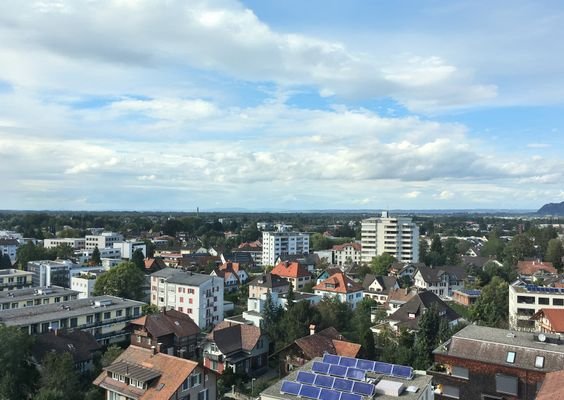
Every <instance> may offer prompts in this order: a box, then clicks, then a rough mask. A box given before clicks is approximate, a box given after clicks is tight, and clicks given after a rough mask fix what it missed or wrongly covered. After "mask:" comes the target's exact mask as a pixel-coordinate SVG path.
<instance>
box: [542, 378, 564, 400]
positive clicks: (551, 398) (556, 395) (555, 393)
mask: <svg viewBox="0 0 564 400" xmlns="http://www.w3.org/2000/svg"><path fill="white" fill-rule="evenodd" d="M562 382H564V371H555V372H549V373H547V374H546V375H545V376H544V381H543V382H542V386H541V388H540V390H539V391H538V392H537V397H535V399H536V400H562V399H564V388H563V387H562Z"/></svg>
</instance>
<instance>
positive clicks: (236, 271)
mask: <svg viewBox="0 0 564 400" xmlns="http://www.w3.org/2000/svg"><path fill="white" fill-rule="evenodd" d="M210 275H212V276H219V277H221V278H223V285H224V286H223V287H224V288H225V291H226V292H231V291H234V290H237V289H238V288H239V286H241V285H242V284H244V283H246V282H247V280H248V279H249V275H248V274H247V271H245V270H244V269H243V268H242V267H241V265H240V264H239V263H236V262H231V261H228V262H225V263H223V264H221V265H220V266H219V267H217V268H216V269H214V270H213V271H212V272H211V274H210Z"/></svg>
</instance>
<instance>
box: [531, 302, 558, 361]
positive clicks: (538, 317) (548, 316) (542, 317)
mask: <svg viewBox="0 0 564 400" xmlns="http://www.w3.org/2000/svg"><path fill="white" fill-rule="evenodd" d="M531 319H532V320H534V321H535V331H536V332H542V333H553V334H563V333H564V308H541V309H540V310H539V311H537V312H536V313H535V315H533V317H532V318H531ZM563 369H564V366H563Z"/></svg>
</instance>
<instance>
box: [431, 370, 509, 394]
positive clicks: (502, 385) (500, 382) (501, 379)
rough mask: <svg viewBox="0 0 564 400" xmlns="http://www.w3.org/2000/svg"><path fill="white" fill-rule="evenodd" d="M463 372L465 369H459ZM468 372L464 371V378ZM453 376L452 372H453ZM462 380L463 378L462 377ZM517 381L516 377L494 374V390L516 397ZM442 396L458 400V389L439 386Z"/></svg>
mask: <svg viewBox="0 0 564 400" xmlns="http://www.w3.org/2000/svg"><path fill="white" fill-rule="evenodd" d="M460 369H462V370H465V369H466V368H460ZM467 374H468V370H466V376H467ZM453 375H454V370H453ZM462 378H463V376H462ZM518 382H519V381H518V379H517V377H516V376H510V375H503V374H496V376H495V390H496V392H498V393H501V394H508V395H510V396H517V395H518ZM440 386H441V387H440V389H441V392H442V395H443V396H445V397H450V398H453V399H459V398H460V388H459V387H458V386H454V385H440Z"/></svg>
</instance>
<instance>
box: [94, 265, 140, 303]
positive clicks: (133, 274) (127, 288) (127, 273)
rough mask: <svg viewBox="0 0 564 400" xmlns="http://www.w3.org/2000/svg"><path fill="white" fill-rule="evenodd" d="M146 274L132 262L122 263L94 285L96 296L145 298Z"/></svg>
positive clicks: (102, 276) (99, 278) (100, 277)
mask: <svg viewBox="0 0 564 400" xmlns="http://www.w3.org/2000/svg"><path fill="white" fill-rule="evenodd" d="M144 283H145V274H143V272H141V271H140V270H139V268H137V266H136V265H135V264H133V263H132V262H130V261H127V262H122V263H120V264H118V265H117V266H116V267H114V268H112V269H111V270H109V271H108V272H106V273H104V274H102V275H100V276H99V277H98V279H97V280H96V283H95V285H94V295H95V296H100V295H104V294H106V295H111V296H117V297H125V298H128V299H133V300H141V299H142V298H143V285H144Z"/></svg>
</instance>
